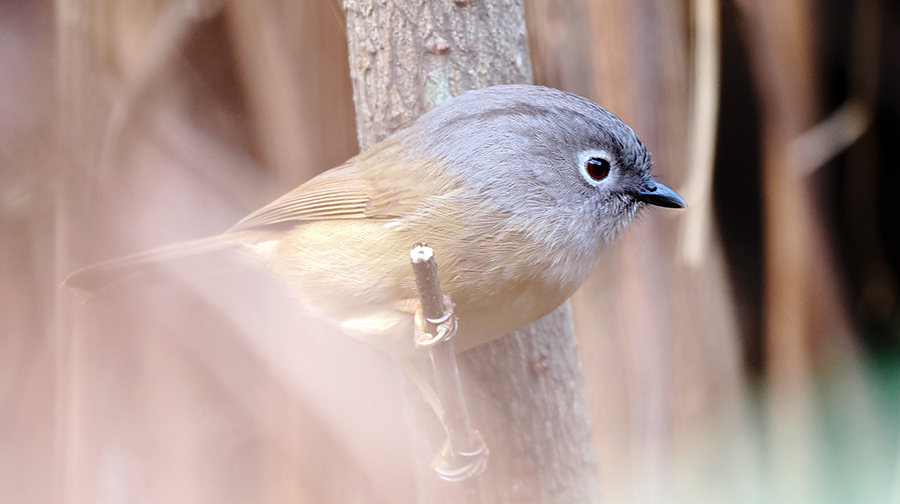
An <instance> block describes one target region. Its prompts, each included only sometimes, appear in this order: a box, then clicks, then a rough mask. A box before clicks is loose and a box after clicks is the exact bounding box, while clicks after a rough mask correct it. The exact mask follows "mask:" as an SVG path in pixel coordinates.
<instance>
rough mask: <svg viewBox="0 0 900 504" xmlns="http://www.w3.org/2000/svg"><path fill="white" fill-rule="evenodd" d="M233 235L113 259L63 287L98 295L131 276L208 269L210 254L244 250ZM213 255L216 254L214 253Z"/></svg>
mask: <svg viewBox="0 0 900 504" xmlns="http://www.w3.org/2000/svg"><path fill="white" fill-rule="evenodd" d="M243 247H244V244H243V242H242V241H241V239H240V237H239V236H237V235H236V234H221V235H215V236H210V237H207V238H200V239H198V240H191V241H186V242H179V243H175V244H172V245H167V246H164V247H160V248H157V249H153V250H149V251H147V252H141V253H138V254H134V255H130V256H125V257H120V258H118V259H112V260H109V261H106V262H102V263H98V264H94V265H91V266H87V267H85V268H82V269H80V270H78V271H76V272H74V273H72V274H71V275H69V277H68V278H66V280H65V282H64V283H63V285H65V286H67V287H71V288H74V289H78V290H80V291H84V292H87V293H98V292H100V291H102V290H104V289H106V288H107V287H110V286H112V285H114V284H117V283H119V282H121V281H123V280H125V279H130V278H132V277H143V276H145V275H146V276H152V275H153V274H154V273H156V274H160V273H163V272H165V271H171V270H176V271H188V272H191V271H197V270H198V269H199V270H205V269H208V268H209V266H210V265H213V263H215V262H216V261H217V259H216V258H214V257H211V256H210V254H211V253H215V252H225V251H232V250H235V249H240V248H243ZM213 255H215V254H213Z"/></svg>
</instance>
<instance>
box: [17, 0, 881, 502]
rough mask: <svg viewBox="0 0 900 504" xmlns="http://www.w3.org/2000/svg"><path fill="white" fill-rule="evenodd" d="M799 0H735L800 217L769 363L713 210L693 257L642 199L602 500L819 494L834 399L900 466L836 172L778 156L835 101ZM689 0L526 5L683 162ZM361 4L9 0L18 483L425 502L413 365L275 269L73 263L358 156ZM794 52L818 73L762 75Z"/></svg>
mask: <svg viewBox="0 0 900 504" xmlns="http://www.w3.org/2000/svg"><path fill="white" fill-rule="evenodd" d="M776 3H777V2H764V1H760V2H741V3H740V6H741V8H742V9H744V10H743V11H742V12H743V15H744V16H746V22H747V23H748V25H749V26H745V28H746V33H747V34H748V41H749V42H750V47H751V49H752V52H753V54H755V56H754V58H753V61H754V65H755V66H754V70H755V72H756V75H755V77H756V80H757V85H758V86H759V87H760V89H761V92H760V95H761V96H763V101H764V102H765V103H764V104H763V108H764V109H765V110H767V111H768V112H767V113H766V114H765V115H764V118H763V121H764V125H763V129H764V134H763V137H764V142H765V145H766V152H767V155H766V158H765V166H766V167H767V168H766V172H765V173H766V180H767V182H766V191H767V192H766V200H765V202H766V203H765V204H766V208H767V209H768V210H767V214H766V215H767V229H769V230H770V231H768V232H772V233H780V234H778V235H773V236H772V238H771V239H769V240H768V243H769V245H768V246H767V247H768V248H767V249H766V251H767V252H766V254H765V257H767V258H768V260H769V261H770V262H769V263H767V264H768V265H769V266H767V267H768V268H770V269H769V271H770V273H768V275H770V277H769V278H770V280H769V282H768V283H767V284H766V285H768V286H769V287H768V289H770V290H769V291H767V292H769V294H767V298H766V305H765V306H767V307H768V310H770V311H769V312H768V313H769V315H768V319H767V320H768V322H767V324H766V326H765V327H766V334H767V335H768V336H767V337H768V338H769V339H768V340H767V348H768V354H767V355H768V367H767V372H768V373H769V374H768V375H766V378H767V379H768V380H767V386H768V388H764V389H763V390H762V391H759V390H758V389H757V386H756V385H755V384H753V383H751V382H749V380H748V374H747V372H746V369H745V367H744V366H743V364H742V360H741V357H742V356H741V340H740V338H741V331H740V328H739V327H738V326H737V320H736V316H735V314H734V312H735V310H736V308H735V301H734V300H733V299H732V291H733V289H732V287H731V286H730V285H729V278H730V277H729V274H728V271H727V268H728V264H727V263H726V259H725V255H724V253H723V249H722V243H721V241H720V238H719V236H718V234H717V233H716V232H715V231H713V232H711V233H710V235H709V240H710V241H709V242H708V244H707V246H708V249H707V260H706V262H705V263H704V267H703V268H701V269H699V270H694V269H691V268H688V267H686V266H685V265H684V264H683V263H682V262H680V259H679V255H678V253H677V250H678V249H677V247H676V244H677V243H678V241H677V240H678V236H676V233H677V229H678V226H677V225H676V222H675V221H674V220H673V219H674V218H673V217H672V216H665V215H663V214H662V213H648V215H646V216H645V217H644V218H642V219H641V221H640V222H638V223H636V225H635V226H633V228H632V229H631V230H630V231H629V232H628V233H627V235H626V237H625V239H624V240H623V242H622V243H621V244H619V245H618V246H617V247H615V248H614V249H613V250H611V251H610V253H609V254H608V255H607V259H606V260H605V261H604V266H602V267H601V269H600V270H599V271H598V272H597V274H596V275H595V276H594V278H593V279H592V280H591V282H590V283H589V284H588V285H586V286H585V288H584V289H582V291H580V292H579V294H578V296H577V297H576V299H575V300H574V302H573V306H574V309H575V314H576V324H577V330H578V333H579V337H580V340H579V345H580V351H581V359H582V364H583V368H584V374H585V379H586V382H587V392H588V399H589V403H590V406H591V410H592V411H591V413H592V417H593V419H594V439H595V444H596V447H597V452H598V458H599V460H600V466H601V481H602V482H603V486H604V492H605V494H606V498H607V500H608V501H611V502H673V501H686V502H697V501H708V502H722V501H727V502H733V501H743V502H772V501H777V502H813V501H817V500H818V501H821V499H822V498H823V492H824V490H822V488H826V489H827V488H829V487H828V486H827V485H824V484H823V482H822V480H823V479H825V478H826V476H827V474H830V473H828V471H827V467H825V468H823V466H825V465H827V464H826V463H825V461H823V460H825V459H828V457H830V456H833V454H831V455H829V454H828V453H829V452H827V446H825V443H824V441H823V438H827V436H828V432H827V427H828V426H827V425H825V423H826V422H825V421H824V420H823V419H822V418H821V417H820V412H821V411H822V409H824V408H826V407H827V406H828V404H831V403H836V404H837V406H835V407H834V409H833V411H834V412H833V414H834V415H836V416H838V417H839V419H840V421H843V422H845V424H846V425H845V426H844V427H843V430H841V431H840V432H841V434H840V436H839V437H840V438H841V439H849V440H851V441H848V443H851V444H852V446H851V447H850V448H847V449H846V450H845V451H843V452H841V454H840V455H841V456H846V457H850V459H852V460H859V461H860V462H859V465H860V467H861V468H862V469H863V470H865V471H866V474H864V475H862V476H860V477H861V478H863V479H862V481H864V482H868V485H869V486H870V487H871V488H872V489H873V490H872V491H871V493H872V495H875V496H879V495H881V496H884V495H886V494H887V490H884V491H882V490H881V489H882V488H883V487H884V486H885V481H890V476H885V475H892V474H893V473H894V471H895V464H896V460H895V458H896V457H895V456H896V451H895V450H894V447H892V446H887V447H885V446H879V439H881V438H879V437H878V433H879V432H881V430H880V429H882V430H883V429H884V427H883V426H881V425H880V423H879V422H881V421H880V420H879V417H878V416H877V415H875V414H874V413H872V411H873V409H874V406H873V405H872V403H871V402H870V401H869V397H868V396H869V395H870V394H871V392H870V391H869V389H868V385H867V383H866V381H865V377H864V376H862V373H863V371H862V370H861V369H860V361H859V360H858V356H859V354H858V349H857V348H856V342H855V340H854V339H853V338H852V332H851V329H850V327H849V323H848V321H847V320H846V313H845V312H844V311H843V310H844V308H843V306H844V305H843V302H842V300H841V297H840V296H841V294H842V293H841V292H840V291H839V285H837V284H836V281H835V277H836V276H837V273H833V267H834V266H833V261H834V258H833V257H831V253H832V248H831V247H832V246H831V245H830V244H829V242H828V241H827V239H826V238H825V235H826V231H825V230H822V229H819V228H817V227H816V226H813V225H810V223H809V222H810V220H812V221H815V220H816V219H817V218H819V215H820V214H819V213H818V210H817V209H816V204H815V202H814V201H813V200H812V199H810V198H807V197H805V196H804V197H802V198H801V197H799V195H803V194H807V193H808V192H812V190H811V189H809V188H808V187H806V186H807V181H804V180H798V179H796V177H794V178H792V177H793V176H792V175H791V174H790V170H788V169H787V168H785V167H784V166H782V165H783V164H784V159H783V155H786V154H785V153H786V150H787V148H788V147H787V141H788V140H789V139H791V138H794V137H795V136H796V135H798V134H800V133H802V132H803V131H805V130H806V129H807V128H809V127H811V126H812V125H813V122H814V121H815V120H816V119H817V118H818V116H819V108H820V105H819V102H818V101H817V99H816V96H817V93H818V92H817V91H816V90H815V89H814V87H815V86H816V83H817V82H819V79H820V77H819V76H818V75H817V74H816V72H815V71H814V70H813V69H811V68H807V66H806V64H807V63H808V62H810V61H812V60H813V59H814V58H813V56H812V55H811V51H813V49H812V48H811V47H810V46H809V44H810V40H809V38H808V37H809V36H811V33H812V32H813V31H814V29H815V26H814V25H804V26H798V25H789V26H781V25H779V24H778V22H784V23H811V21H810V19H812V17H811V15H810V12H809V11H810V10H812V9H813V5H812V4H811V3H808V2H807V3H796V4H792V5H793V8H795V9H805V10H798V11H791V12H789V13H788V14H790V16H788V17H785V16H784V15H783V13H782V14H780V13H779V11H775V10H769V9H774V8H775V4H776ZM685 5H686V4H685ZM685 5H682V4H674V3H671V2H665V1H661V0H660V1H651V0H644V1H640V2H624V1H620V0H578V1H570V2H565V1H560V0H531V1H530V2H529V3H528V8H529V11H528V12H529V16H530V18H529V30H530V35H531V43H532V59H533V63H534V68H535V74H536V79H537V80H538V82H539V83H544V84H549V85H554V86H557V87H561V88H563V89H568V90H571V91H574V92H578V93H581V94H584V95H587V96H591V97H592V98H594V99H596V100H598V101H599V102H600V103H602V104H604V105H605V106H606V107H607V108H609V109H610V110H612V111H614V112H615V113H617V114H619V115H620V116H621V117H622V118H623V119H625V120H626V121H627V122H629V124H631V125H632V126H634V128H635V129H636V130H637V131H638V133H639V134H640V135H641V136H642V138H643V139H644V140H645V142H647V143H648V144H649V145H651V146H652V149H653V151H654V159H655V160H656V166H655V168H654V170H655V171H656V172H657V173H658V174H660V177H661V179H662V180H664V181H665V182H666V183H667V184H670V185H675V186H677V185H678V183H679V182H680V181H681V180H683V178H684V177H685V173H684V171H685V168H684V164H685V161H684V160H685V159H687V152H686V149H687V146H688V144H689V143H688V138H687V134H688V129H687V128H685V127H684V125H685V124H687V123H688V117H689V107H690V103H689V96H690V86H689V83H690V79H691V78H690V74H689V69H690V64H689V61H690V54H691V46H690V43H691V42H690V41H691V35H690V27H691V18H690V15H689V12H688V10H687V8H686V7H685ZM791 16H793V17H791ZM779 20H781V21H779ZM804 20H805V21H804ZM341 23H342V20H341V19H340V18H339V16H337V15H336V14H335V9H334V6H333V5H332V4H331V2H330V1H328V0H315V1H313V0H310V1H302V2H290V1H287V0H282V1H265V2H252V1H250V0H235V1H232V2H227V3H220V2H215V1H202V0H198V1H175V0H170V1H163V0H157V1H153V2H145V1H135V0H130V1H109V0H59V1H58V2H57V3H56V4H54V5H51V4H50V3H48V2H36V1H34V2H32V1H25V0H18V1H13V2H5V3H2V4H0V236H2V240H0V321H2V324H0V411H2V414H0V501H3V502H22V503H27V502H48V501H63V502H88V501H90V502H128V501H143V500H148V501H165V500H170V501H176V502H185V501H187V502H247V501H296V502H381V501H384V502H394V501H399V502H403V501H412V500H414V499H415V489H414V488H413V481H412V477H411V476H410V475H411V474H412V473H413V471H412V468H411V467H409V460H408V453H406V450H407V448H406V443H407V441H406V439H405V437H404V436H405V433H404V427H403V422H404V421H405V420H404V418H403V414H402V411H401V410H402V406H401V404H402V402H401V400H400V398H399V395H400V393H401V391H399V390H398V388H399V387H398V385H397V383H396V380H395V376H394V374H393V373H394V371H393V367H392V365H391V363H390V362H389V361H387V359H386V358H385V357H384V356H381V355H380V354H377V353H375V352H373V351H371V349H368V348H366V347H364V346H362V345H360V344H358V343H356V342H355V341H352V340H349V339H347V338H343V337H336V338H332V337H329V336H330V333H329V329H328V328H325V327H321V326H320V325H317V324H316V323H315V322H313V321H309V320H306V319H305V318H304V317H303V316H302V314H299V313H295V311H296V308H295V307H294V305H293V304H292V303H291V302H290V301H289V300H288V299H287V298H286V297H285V296H284V295H283V293H282V292H281V290H280V288H279V287H278V286H277V285H276V284H275V283H274V282H272V281H271V280H269V279H267V278H259V275H255V274H252V272H247V271H246V270H244V271H242V270H241V269H240V268H238V270H237V271H236V272H233V273H227V274H223V275H218V276H214V277H212V278H209V277H204V278H203V279H197V278H194V277H192V276H191V275H190V274H184V272H175V274H177V275H178V276H179V277H180V279H179V281H178V282H177V285H178V286H179V287H177V288H170V287H159V288H150V289H141V290H137V289H133V288H122V289H120V290H117V291H115V293H114V295H110V296H105V297H103V298H102V299H98V300H95V301H94V302H92V303H87V304H85V303H83V300H81V299H78V298H74V297H72V296H71V295H70V294H71V293H67V292H65V291H62V292H60V291H58V289H57V288H58V285H59V283H60V281H61V279H62V278H64V276H65V275H66V274H67V273H69V272H70V271H72V270H73V269H74V268H76V267H78V266H81V265H84V264H87V263H90V262H93V261H95V260H99V259H103V258H108V257H113V256H117V255H120V254H123V253H128V252H134V251H138V250H144V249H147V248H149V247H152V246H155V245H159V244H164V243H170V242H173V241H177V240H181V239H187V238H192V237H197V236H202V235H207V234H210V233H215V232H218V231H220V230H222V229H225V228H227V227H228V226H229V225H230V224H232V223H233V222H234V221H236V220H237V219H238V218H239V217H241V216H242V215H244V214H245V213H246V212H247V211H249V210H252V209H253V208H256V207H257V206H259V205H260V204H262V203H265V202H266V201H268V200H269V199H271V198H272V197H274V196H276V195H278V194H280V193H281V192H283V191H284V190H287V189H289V188H291V187H293V186H295V185H297V184H298V183H299V182H301V181H303V180H305V179H307V178H309V177H310V176H312V175H314V174H315V173H317V172H319V171H321V170H323V169H327V168H329V167H331V166H334V165H336V164H338V163H340V162H342V161H343V160H345V159H347V158H348V157H350V156H351V155H352V154H353V153H354V152H355V150H356V140H355V127H354V124H353V120H354V112H353V105H352V101H351V90H350V82H349V77H348V71H347V49H346V43H345V41H344V31H343V26H342V24H341ZM766 29H772V30H774V32H773V34H767V33H768V32H766ZM779 33H780V34H782V35H786V36H789V37H788V38H787V39H786V40H785V39H780V38H778V36H776V35H778V34H779ZM754 36H755V37H757V38H754ZM798 37H799V39H798ZM798 40H801V41H803V40H805V42H803V43H798ZM754 41H755V42H754ZM754 43H755V44H757V45H756V46H754V45H753V44H754ZM768 43H772V44H775V45H774V46H773V47H769V46H765V44H768ZM792 51H799V52H792ZM775 56H783V57H784V58H786V60H785V61H779V60H775V59H771V60H768V59H766V58H774V57H775ZM783 68H792V69H794V70H796V71H794V72H791V73H790V76H791V78H792V79H795V80H796V81H797V82H786V83H782V84H781V85H782V86H784V87H783V88H775V87H772V88H768V87H767V85H768V84H776V83H779V82H780V81H779V79H780V78H781V77H783V76H785V75H787V74H788V72H784V71H782V70H781V69H783ZM800 70H803V71H800ZM778 93H783V94H778ZM766 100H768V101H766ZM779 153H780V154H779ZM785 177H786V178H785ZM801 231H803V232H804V233H806V234H805V235H801V234H799V233H800V232H801ZM778 236H781V238H778ZM804 236H805V238H804ZM779 240H783V241H779ZM782 243H784V245H781V244H782ZM784 254H787V255H784ZM829 272H832V273H829ZM813 273H816V274H813ZM249 293H252V294H249ZM779 296H780V297H779ZM779 299H783V301H779ZM792 324H793V325H792ZM823 368H824V369H826V370H827V371H828V372H829V373H830V374H828V375H827V376H828V380H826V382H827V383H826V384H825V385H823V384H821V383H818V382H817V380H818V379H819V378H818V376H819V374H818V373H819V370H820V369H823ZM828 383H830V384H832V385H830V386H831V387H832V388H833V389H835V390H837V392H836V393H835V395H833V396H825V397H823V393H822V392H821V391H820V389H821V388H823V387H826V385H827V384H828ZM798 384H799V385H798ZM784 391H787V392H788V393H784ZM769 392H774V393H773V395H772V396H771V397H774V400H772V402H771V403H768V409H761V408H760V407H759V403H760V402H762V403H764V404H765V403H766V401H768V400H770V396H769V395H768V394H769ZM760 398H761V400H760ZM823 404H824V405H823ZM797 410H800V411H801V413H802V414H800V415H794V416H790V412H791V411H797ZM763 411H768V412H769V413H770V415H771V416H770V419H769V420H768V422H769V423H768V427H766V428H763V427H761V425H763V424H766V421H763V420H761V417H762V415H763V413H762V412H763ZM784 415H789V417H787V418H786V417H785V416H784ZM888 425H894V424H891V423H888ZM779 429H781V430H779ZM767 430H770V431H771V433H772V437H771V438H767V435H766V431H767ZM766 439H769V442H770V444H768V445H765V444H764V440H766ZM888 439H894V440H895V439H896V438H895V437H889V438H888ZM772 440H774V442H773V441H772ZM879 450H880V451H879ZM885 453H887V455H886V454H885ZM770 463H771V464H772V465H770ZM831 463H832V465H838V466H839V467H842V466H841V465H840V464H837V463H836V462H833V461H832V462H831ZM772 467H774V468H775V471H776V474H775V475H776V476H779V477H780V478H781V479H780V480H779V479H777V478H776V481H775V482H771V481H769V480H768V478H767V475H768V473H767V471H769V470H770V469H771V468H772ZM832 485H833V486H837V485H838V484H837V483H832Z"/></svg>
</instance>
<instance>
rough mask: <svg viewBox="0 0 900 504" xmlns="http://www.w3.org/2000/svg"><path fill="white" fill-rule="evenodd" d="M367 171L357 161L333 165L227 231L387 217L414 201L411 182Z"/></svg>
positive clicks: (411, 204)
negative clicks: (388, 180)
mask: <svg viewBox="0 0 900 504" xmlns="http://www.w3.org/2000/svg"><path fill="white" fill-rule="evenodd" d="M366 175H367V174H366V173H363V170H361V169H360V168H359V167H357V166H356V165H354V164H347V165H344V166H341V167H338V168H334V169H331V170H329V171H327V172H325V173H322V174H321V175H319V176H317V177H315V178H313V179H311V180H310V181H309V182H307V183H305V184H303V185H301V186H300V187H298V188H296V189H294V190H293V191H291V192H289V193H287V194H285V195H284V196H282V197H280V198H278V199H276V200H275V201H273V202H271V203H269V204H268V205H266V206H264V207H262V208H260V209H259V210H257V211H255V212H253V213H251V214H250V215H248V216H246V217H244V218H243V219H241V221H240V222H238V223H237V224H235V225H234V226H233V227H232V228H231V229H229V230H228V231H229V232H233V231H241V230H246V229H259V228H263V227H269V226H273V225H278V224H284V223H287V222H296V221H310V220H328V219H366V218H369V219H373V218H374V219H378V218H382V219H384V218H391V217H396V216H397V215H399V214H400V213H402V212H404V211H407V210H409V209H410V208H411V207H412V206H413V205H415V202H416V201H417V199H418V198H417V194H415V193H414V191H413V190H411V189H408V187H410V186H409V185H407V184H397V185H395V186H394V187H390V186H386V185H385V184H384V183H379V181H377V180H372V179H371V177H367V176H366ZM379 186H382V187H379ZM397 187H407V188H405V189H398V188H397Z"/></svg>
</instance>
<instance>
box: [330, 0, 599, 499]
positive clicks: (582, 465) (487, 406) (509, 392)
mask: <svg viewBox="0 0 900 504" xmlns="http://www.w3.org/2000/svg"><path fill="white" fill-rule="evenodd" d="M344 9H345V12H346V19H347V37H348V40H349V52H350V72H351V79H352V81H353V89H354V101H355V104H356V111H357V128H358V136H359V142H360V147H361V148H363V149H365V148H366V147H368V146H370V145H372V144H373V143H374V142H376V141H377V140H379V139H381V138H384V137H385V136H386V135H387V134H388V133H390V132H391V131H394V130H396V129H397V128H400V127H402V126H403V125H405V124H408V123H409V122H410V121H411V120H412V119H414V118H415V117H417V116H418V115H419V114H421V113H422V112H424V111H426V110H428V109H430V108H432V107H434V106H435V105H437V104H439V103H441V102H442V101H444V100H446V99H447V98H449V97H450V96H453V95H456V94H459V93H461V92H463V91H465V90H467V89H472V88H477V87H484V86H487V85H493V84H504V83H529V82H531V64H530V61H529V53H528V46H527V39H526V34H525V21H524V13H523V5H522V2H521V0H485V1H479V2H466V1H457V2H414V1H397V2H387V3H382V2H368V1H365V0H345V2H344ZM435 253H436V254H437V255H438V256H439V255H440V254H441V251H440V250H436V251H435ZM459 364H460V373H461V375H462V376H461V378H462V380H463V387H464V391H465V393H466V401H467V403H468V405H469V408H470V414H471V416H472V423H473V424H475V425H477V426H478V427H479V430H481V432H482V434H483V436H484V440H485V442H486V443H487V445H488V446H489V447H490V449H491V453H492V458H491V461H490V462H489V464H488V468H487V471H486V472H485V475H484V478H485V486H486V487H487V488H486V490H487V493H488V497H489V499H490V501H491V502H497V503H503V502H516V503H528V502H596V501H597V500H598V498H599V495H598V485H597V477H596V473H595V469H596V467H595V460H594V454H593V448H592V445H591V440H590V423H589V419H588V416H587V406H586V403H585V396H584V391H583V380H582V377H581V370H580V366H579V364H578V358H577V353H576V350H575V342H574V336H573V333H572V326H571V319H570V315H569V309H568V305H564V306H562V307H560V308H559V309H558V310H556V311H555V312H553V313H551V314H550V315H548V316H546V317H544V318H543V319H541V320H539V321H538V322H536V323H534V324H532V325H531V326H529V327H528V328H525V329H523V330H521V331H519V332H517V333H515V334H514V335H512V336H509V337H505V338H501V339H499V340H495V341H494V342H491V343H488V344H486V345H482V346H481V347H478V348H475V349H473V350H471V351H469V352H466V353H464V354H461V355H460V356H459ZM423 410H424V411H423ZM417 415H418V416H417V418H418V420H417V421H416V422H415V425H413V432H412V437H413V439H414V446H413V450H414V457H415V459H416V464H417V467H418V468H419V481H418V484H419V491H420V501H421V502H448V499H450V497H449V496H448V495H447V494H448V492H447V489H446V486H445V485H447V484H448V483H446V482H442V481H440V480H438V479H437V477H436V476H435V475H434V474H433V472H431V471H430V469H429V465H430V461H431V457H432V456H433V454H434V453H435V451H436V450H437V449H438V448H439V447H440V445H441V444H442V443H443V437H444V436H443V432H442V431H441V430H440V428H439V426H436V425H434V420H433V418H431V416H432V413H431V412H430V411H427V409H426V408H424V407H422V408H420V409H419V411H418V413H417ZM548 433H549V434H550V435H548Z"/></svg>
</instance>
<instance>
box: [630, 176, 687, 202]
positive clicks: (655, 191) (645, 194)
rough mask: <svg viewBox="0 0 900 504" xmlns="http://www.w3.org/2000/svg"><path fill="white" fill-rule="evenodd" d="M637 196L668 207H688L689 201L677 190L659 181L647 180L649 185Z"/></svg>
mask: <svg viewBox="0 0 900 504" xmlns="http://www.w3.org/2000/svg"><path fill="white" fill-rule="evenodd" d="M637 197H638V199H639V200H641V201H643V202H644V203H647V204H650V205H656V206H661V207H666V208H685V207H687V203H685V202H684V200H683V199H682V198H681V196H679V195H678V193H677V192H675V191H673V190H671V189H669V188H668V187H666V186H664V185H662V184H660V183H658V182H653V181H649V182H647V186H646V187H645V188H644V189H643V190H642V191H641V192H639V193H638V194H637Z"/></svg>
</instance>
